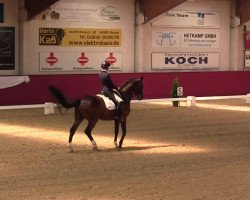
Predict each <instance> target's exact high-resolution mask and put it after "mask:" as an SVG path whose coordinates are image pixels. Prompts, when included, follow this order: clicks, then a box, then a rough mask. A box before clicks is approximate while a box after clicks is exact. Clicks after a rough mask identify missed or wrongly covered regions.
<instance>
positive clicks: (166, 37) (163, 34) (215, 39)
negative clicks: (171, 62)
mask: <svg viewBox="0 0 250 200" xmlns="http://www.w3.org/2000/svg"><path fill="white" fill-rule="evenodd" d="M219 41H220V34H219V31H211V30H210V31H207V30H205V31H200V30H197V31H178V32H174V31H153V32H152V46H153V47H187V48H219V43H220V42H219Z"/></svg>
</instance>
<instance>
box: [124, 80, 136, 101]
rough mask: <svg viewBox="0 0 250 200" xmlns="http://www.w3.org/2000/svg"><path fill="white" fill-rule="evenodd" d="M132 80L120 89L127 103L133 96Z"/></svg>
mask: <svg viewBox="0 0 250 200" xmlns="http://www.w3.org/2000/svg"><path fill="white" fill-rule="evenodd" d="M133 84H134V83H133V82H130V83H127V84H125V85H124V87H123V88H122V89H121V95H122V98H123V100H124V101H125V103H127V104H129V103H130V101H131V99H132V96H133Z"/></svg>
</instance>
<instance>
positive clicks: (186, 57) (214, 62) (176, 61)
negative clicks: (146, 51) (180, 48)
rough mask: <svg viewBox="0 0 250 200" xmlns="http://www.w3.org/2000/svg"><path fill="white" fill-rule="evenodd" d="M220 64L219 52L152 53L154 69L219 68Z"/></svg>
mask: <svg viewBox="0 0 250 200" xmlns="http://www.w3.org/2000/svg"><path fill="white" fill-rule="evenodd" d="M219 64H220V56H219V53H206V52H202V53H196V52H193V53H191V52H187V53H186V52H182V53H181V52H177V53H174V52H169V53H152V69H153V70H166V69H177V70H178V69H179V70H186V69H214V68H219Z"/></svg>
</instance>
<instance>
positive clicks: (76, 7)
mask: <svg viewBox="0 0 250 200" xmlns="http://www.w3.org/2000/svg"><path fill="white" fill-rule="evenodd" d="M50 9H51V12H50V17H51V18H52V19H59V20H64V21H80V22H84V21H85V22H119V21H120V11H119V9H118V8H117V7H116V6H114V5H106V4H100V3H98V4H89V3H87V4H86V3H60V2H59V3H57V4H55V5H53V6H51V8H50Z"/></svg>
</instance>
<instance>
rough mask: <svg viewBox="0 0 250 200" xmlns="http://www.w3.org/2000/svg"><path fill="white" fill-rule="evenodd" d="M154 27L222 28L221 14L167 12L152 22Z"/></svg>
mask: <svg viewBox="0 0 250 200" xmlns="http://www.w3.org/2000/svg"><path fill="white" fill-rule="evenodd" d="M152 25H153V26H163V27H199V28H220V14H219V13H215V12H197V11H167V12H166V13H165V14H164V16H161V17H159V18H157V19H155V20H153V22H152Z"/></svg>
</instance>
